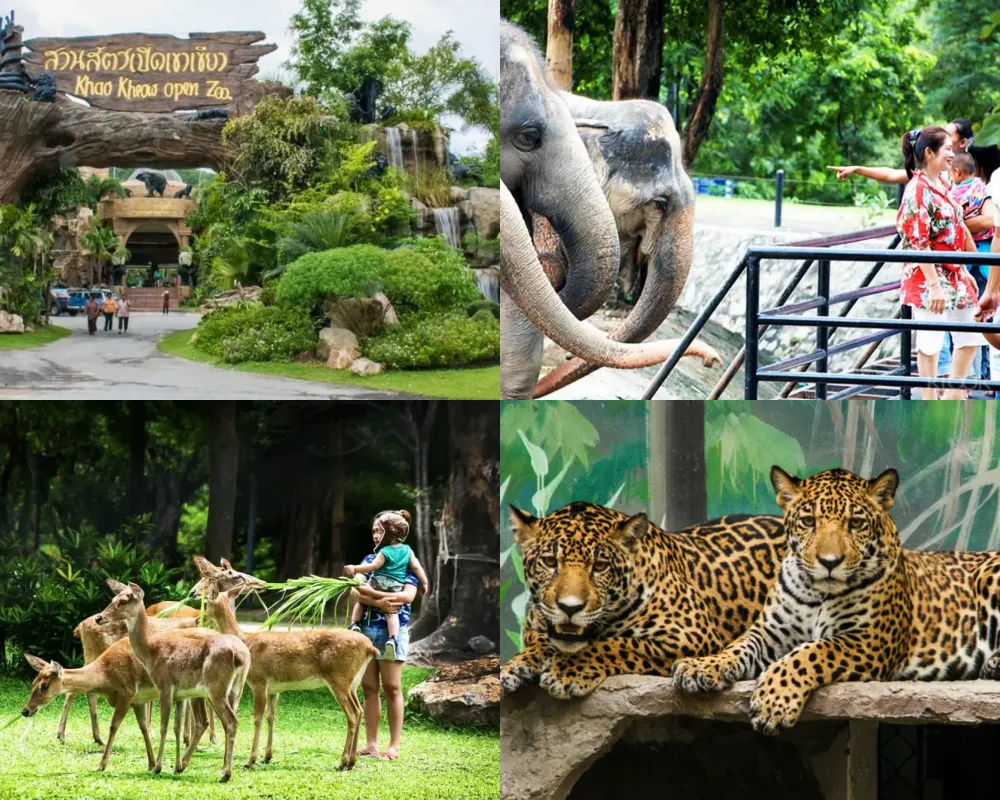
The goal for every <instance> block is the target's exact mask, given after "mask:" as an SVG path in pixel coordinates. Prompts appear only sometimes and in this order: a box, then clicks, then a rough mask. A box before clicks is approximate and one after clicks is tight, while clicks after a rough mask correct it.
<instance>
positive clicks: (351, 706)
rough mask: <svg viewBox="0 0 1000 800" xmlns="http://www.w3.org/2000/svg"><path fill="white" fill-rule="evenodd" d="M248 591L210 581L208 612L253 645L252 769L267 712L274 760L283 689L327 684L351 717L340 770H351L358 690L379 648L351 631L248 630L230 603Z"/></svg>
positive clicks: (354, 755) (269, 750) (223, 627)
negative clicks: (221, 587)
mask: <svg viewBox="0 0 1000 800" xmlns="http://www.w3.org/2000/svg"><path fill="white" fill-rule="evenodd" d="M242 591H243V588H242V587H240V586H236V587H233V588H231V589H229V590H228V591H225V592H219V590H218V587H216V585H215V584H214V583H213V582H212V581H211V579H208V580H207V581H206V589H205V613H206V614H207V615H208V616H209V617H210V618H211V619H213V620H214V622H215V623H216V625H218V626H219V630H221V631H223V632H225V633H230V634H232V635H233V636H239V637H240V638H241V639H242V640H243V641H244V642H246V644H247V647H249V648H250V673H249V675H248V676H247V682H248V683H249V684H250V688H251V689H252V690H253V745H252V746H251V748H250V760H249V761H248V762H247V764H246V766H247V768H250V767H252V766H253V765H254V764H255V763H256V761H257V748H258V745H259V743H260V726H261V719H262V718H263V716H264V711H265V708H266V710H267V751H266V752H265V753H264V763H265V764H266V763H268V762H269V761H270V760H271V756H272V754H273V744H274V717H275V714H276V713H277V709H278V696H279V695H280V694H281V692H290V691H301V690H305V689H319V688H320V687H322V686H326V687H327V688H328V689H329V690H330V692H331V693H332V694H333V696H334V698H335V699H336V701H337V703H338V704H339V705H340V707H341V709H343V711H344V716H345V717H347V740H346V742H345V743H344V752H343V754H342V755H341V759H340V769H342V770H345V769H352V768H353V767H354V763H355V761H356V760H357V751H358V733H359V732H360V730H361V715H362V707H361V702H360V701H359V700H358V695H357V688H358V684H359V683H360V682H361V676H362V675H363V674H364V671H365V668H366V667H367V666H368V662H369V661H371V660H372V658H375V657H376V656H378V650H376V649H375V647H374V645H372V643H371V642H370V641H369V640H368V639H367V637H365V636H364V635H362V634H360V633H355V632H354V631H348V630H299V631H258V632H256V633H251V632H248V631H244V630H243V629H242V628H240V626H239V625H238V624H237V622H236V615H235V614H234V613H233V609H232V606H231V605H230V601H231V600H232V599H234V598H235V597H236V596H238V595H239V594H240V593H241V592H242Z"/></svg>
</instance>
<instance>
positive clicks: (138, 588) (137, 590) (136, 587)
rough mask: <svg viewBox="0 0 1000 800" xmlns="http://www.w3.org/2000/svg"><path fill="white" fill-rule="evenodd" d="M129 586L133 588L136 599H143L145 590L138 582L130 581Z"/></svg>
mask: <svg viewBox="0 0 1000 800" xmlns="http://www.w3.org/2000/svg"><path fill="white" fill-rule="evenodd" d="M128 588H129V589H131V590H132V594H134V595H135V596H136V599H138V600H142V598H143V597H144V596H145V594H144V592H143V591H142V587H141V586H140V585H139V584H138V583H130V584H129V585H128Z"/></svg>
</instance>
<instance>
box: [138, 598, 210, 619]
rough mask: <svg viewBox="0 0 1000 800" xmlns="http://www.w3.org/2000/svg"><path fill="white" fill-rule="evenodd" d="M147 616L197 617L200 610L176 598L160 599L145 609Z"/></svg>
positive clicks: (169, 617) (199, 614)
mask: <svg viewBox="0 0 1000 800" xmlns="http://www.w3.org/2000/svg"><path fill="white" fill-rule="evenodd" d="M146 616H147V617H160V616H163V617H166V618H167V619H171V618H173V619H197V618H198V617H200V616H201V612H200V611H198V609H197V608H191V606H186V605H184V604H183V603H181V602H178V601H177V600H161V601H160V602H159V603H153V605H151V606H149V607H148V608H147V609H146Z"/></svg>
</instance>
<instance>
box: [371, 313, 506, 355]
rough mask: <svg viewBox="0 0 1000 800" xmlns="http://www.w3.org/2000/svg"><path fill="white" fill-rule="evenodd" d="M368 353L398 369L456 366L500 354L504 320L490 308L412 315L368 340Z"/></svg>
mask: <svg viewBox="0 0 1000 800" xmlns="http://www.w3.org/2000/svg"><path fill="white" fill-rule="evenodd" d="M362 348H363V349H364V351H365V355H367V356H368V357H369V358H371V359H372V360H374V361H378V362H380V363H382V364H385V365H386V366H389V367H393V368H395V369H414V368H419V367H455V366H462V365H465V364H476V363H479V362H482V361H496V360H497V359H499V358H500V324H499V323H498V322H497V321H496V320H495V319H494V318H493V315H492V314H490V313H489V312H485V313H482V314H478V315H476V316H475V317H467V316H465V315H464V314H449V315H433V316H423V315H421V316H417V315H414V316H411V317H409V318H408V319H406V320H404V321H403V322H402V323H401V324H400V325H396V326H392V327H389V328H386V329H385V331H384V332H383V333H381V334H380V335H379V336H375V337H373V338H371V339H369V340H367V341H366V342H365V343H363V345H362Z"/></svg>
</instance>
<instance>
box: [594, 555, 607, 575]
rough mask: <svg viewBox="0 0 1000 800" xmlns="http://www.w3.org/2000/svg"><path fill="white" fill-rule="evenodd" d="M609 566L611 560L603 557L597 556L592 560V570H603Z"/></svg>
mask: <svg viewBox="0 0 1000 800" xmlns="http://www.w3.org/2000/svg"><path fill="white" fill-rule="evenodd" d="M610 567H611V562H610V561H607V560H605V559H603V558H598V559H595V560H594V566H593V571H594V572H605V571H606V570H607V569H609V568H610Z"/></svg>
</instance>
